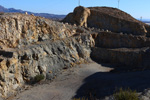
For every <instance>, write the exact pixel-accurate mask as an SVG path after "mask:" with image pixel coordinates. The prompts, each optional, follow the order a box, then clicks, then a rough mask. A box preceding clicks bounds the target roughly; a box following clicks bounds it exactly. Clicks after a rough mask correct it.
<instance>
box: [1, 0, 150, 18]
mask: <svg viewBox="0 0 150 100" xmlns="http://www.w3.org/2000/svg"><path fill="white" fill-rule="evenodd" d="M80 2H81V5H82V6H85V7H91V6H92V7H94V6H108V7H118V0H81V1H80ZM0 5H2V6H4V7H6V8H16V9H22V10H26V11H32V12H40V13H52V14H68V13H69V12H72V11H73V9H74V8H75V7H76V6H78V0H0ZM149 5H150V0H120V9H121V10H123V11H125V12H127V13H129V14H131V15H132V16H133V17H135V18H140V17H141V16H142V18H143V19H150V6H149Z"/></svg>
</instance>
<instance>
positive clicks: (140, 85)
mask: <svg viewBox="0 0 150 100" xmlns="http://www.w3.org/2000/svg"><path fill="white" fill-rule="evenodd" d="M110 70H112V68H110V67H103V66H102V65H100V64H97V63H91V64H82V65H79V66H78V67H74V68H71V69H68V70H65V71H63V72H62V74H60V75H59V76H58V77H57V78H56V79H55V80H54V81H53V82H51V83H48V84H42V85H37V86H34V87H33V88H31V89H29V90H26V91H24V92H22V93H20V94H18V95H17V96H16V97H15V98H14V99H13V100H71V99H72V98H73V97H75V98H81V97H85V96H86V95H88V93H89V92H91V93H93V94H94V95H95V97H96V98H99V99H100V98H105V97H107V96H109V95H112V93H113V92H114V90H115V89H116V88H120V87H123V88H124V87H125V88H127V87H129V88H131V89H134V90H135V89H136V90H137V91H138V92H141V91H143V90H144V89H146V88H149V84H150V80H149V76H150V71H141V72H126V73H125V72H124V73H119V72H109V71H110Z"/></svg>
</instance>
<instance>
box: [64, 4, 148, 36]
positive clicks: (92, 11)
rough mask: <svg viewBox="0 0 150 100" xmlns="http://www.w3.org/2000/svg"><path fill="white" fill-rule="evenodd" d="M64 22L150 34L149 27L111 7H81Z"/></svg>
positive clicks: (130, 32) (113, 30)
mask: <svg viewBox="0 0 150 100" xmlns="http://www.w3.org/2000/svg"><path fill="white" fill-rule="evenodd" d="M76 9H78V10H76ZM63 22H68V23H71V24H77V25H80V26H85V27H86V26H88V27H95V28H100V29H105V30H110V31H112V32H117V33H120V32H123V33H127V34H134V35H147V36H149V34H150V26H149V25H146V24H144V23H142V22H140V21H138V20H136V19H135V18H133V17H132V16H131V15H129V14H127V13H125V12H123V11H121V10H119V9H116V8H109V7H89V8H85V7H82V6H79V7H77V8H75V10H74V11H73V13H70V14H68V15H67V16H66V18H64V20H63ZM82 23H84V24H82Z"/></svg>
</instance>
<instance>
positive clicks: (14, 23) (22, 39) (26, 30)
mask: <svg viewBox="0 0 150 100" xmlns="http://www.w3.org/2000/svg"><path fill="white" fill-rule="evenodd" d="M68 27H69V25H65V24H61V23H59V22H55V21H51V20H49V19H45V18H41V17H35V16H32V15H25V14H7V13H6V14H4V15H2V16H0V28H1V29H0V45H1V46H6V47H11V48H15V47H18V46H23V45H28V44H32V43H36V42H39V41H43V40H49V39H51V40H55V39H59V38H65V37H70V36H72V35H73V34H75V30H74V29H69V28H68Z"/></svg>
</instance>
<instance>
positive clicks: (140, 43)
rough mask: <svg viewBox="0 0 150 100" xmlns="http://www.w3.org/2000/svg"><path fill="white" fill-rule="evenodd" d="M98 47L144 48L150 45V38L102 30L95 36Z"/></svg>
mask: <svg viewBox="0 0 150 100" xmlns="http://www.w3.org/2000/svg"><path fill="white" fill-rule="evenodd" d="M95 42H96V47H102V48H142V47H149V46H150V38H148V37H145V36H135V35H127V34H122V33H120V34H118V33H113V32H101V33H100V34H97V36H96V37H95Z"/></svg>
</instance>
